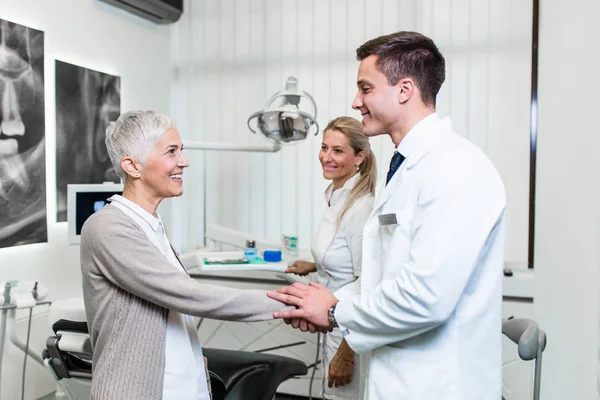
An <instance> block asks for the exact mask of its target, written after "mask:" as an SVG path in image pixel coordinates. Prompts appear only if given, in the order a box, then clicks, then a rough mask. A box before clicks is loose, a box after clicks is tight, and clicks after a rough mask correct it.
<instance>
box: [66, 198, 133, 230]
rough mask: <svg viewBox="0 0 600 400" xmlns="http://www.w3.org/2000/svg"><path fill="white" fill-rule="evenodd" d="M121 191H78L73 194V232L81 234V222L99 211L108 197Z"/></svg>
mask: <svg viewBox="0 0 600 400" xmlns="http://www.w3.org/2000/svg"><path fill="white" fill-rule="evenodd" d="M122 193H123V191H118V192H78V193H76V194H75V204H76V206H75V234H76V235H81V228H82V227H83V223H84V222H85V221H86V220H87V219H88V218H89V216H90V215H92V214H93V213H95V212H96V211H99V210H100V209H101V208H102V207H104V206H105V205H107V204H108V203H109V202H108V200H107V199H108V198H109V197H111V196H113V195H115V194H122Z"/></svg>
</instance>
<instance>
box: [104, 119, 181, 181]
mask: <svg viewBox="0 0 600 400" xmlns="http://www.w3.org/2000/svg"><path fill="white" fill-rule="evenodd" d="M171 128H175V123H174V122H173V120H172V119H171V118H169V117H168V116H166V115H164V114H160V113H157V112H156V111H142V110H135V111H128V112H126V113H123V114H121V116H119V118H118V119H117V120H116V121H113V122H111V123H110V124H109V125H108V128H106V139H105V143H106V149H107V150H108V156H109V157H110V161H111V162H112V165H113V168H114V169H115V171H116V173H117V174H118V175H119V176H120V177H121V178H122V179H123V180H125V179H126V178H127V173H125V171H123V168H121V160H122V159H123V157H126V156H128V157H132V158H134V159H135V160H137V161H139V162H140V163H141V164H142V165H143V164H144V163H145V162H146V160H147V159H148V155H150V152H151V151H152V149H153V148H154V146H155V145H156V142H157V141H158V139H159V138H160V137H161V136H162V134H163V133H165V132H166V131H167V130H169V129H171Z"/></svg>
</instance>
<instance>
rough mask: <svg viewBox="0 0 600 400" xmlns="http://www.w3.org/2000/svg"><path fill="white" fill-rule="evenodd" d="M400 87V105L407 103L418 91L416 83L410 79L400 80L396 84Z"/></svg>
mask: <svg viewBox="0 0 600 400" xmlns="http://www.w3.org/2000/svg"><path fill="white" fill-rule="evenodd" d="M396 86H397V87H398V102H399V103H400V104H404V103H406V102H407V101H408V100H410V98H411V97H412V96H413V94H414V92H415V91H416V90H417V88H416V86H415V82H413V80H412V79H410V78H404V79H400V81H398V83H397V84H396Z"/></svg>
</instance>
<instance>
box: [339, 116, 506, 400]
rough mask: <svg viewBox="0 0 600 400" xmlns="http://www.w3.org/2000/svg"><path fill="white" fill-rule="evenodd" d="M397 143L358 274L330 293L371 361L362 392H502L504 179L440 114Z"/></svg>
mask: <svg viewBox="0 0 600 400" xmlns="http://www.w3.org/2000/svg"><path fill="white" fill-rule="evenodd" d="M398 151H399V152H400V153H401V154H402V155H404V156H405V157H406V160H405V161H404V162H403V163H402V165H401V166H400V168H399V170H398V171H397V172H396V173H395V175H394V176H393V178H392V179H391V180H390V182H389V184H388V185H387V186H386V185H385V181H383V182H382V183H381V184H380V185H379V186H378V188H377V192H376V197H375V206H374V208H373V211H372V213H371V215H370V216H369V218H368V220H367V223H366V225H365V228H364V232H363V268H362V275H361V277H360V279H359V280H358V281H356V282H355V284H353V285H348V286H346V287H345V288H343V289H341V290H340V291H338V292H336V296H338V298H339V299H340V302H339V303H338V305H337V307H336V312H335V317H336V320H337V322H338V324H339V326H340V328H341V329H342V331H344V333H345V338H346V341H347V342H348V344H349V345H350V347H351V348H352V349H353V350H354V351H356V352H357V353H359V354H361V363H362V364H363V366H364V367H366V370H367V374H366V377H365V378H364V379H365V380H364V387H363V390H364V396H363V398H364V399H366V400H388V399H403V400H486V399H490V400H492V399H493V400H498V399H500V398H501V389H502V361H501V307H502V270H503V258H504V210H505V192H504V186H503V184H502V181H501V179H500V177H499V175H498V173H497V171H496V169H495V168H494V166H493V165H492V163H491V162H490V160H489V159H488V158H487V156H486V155H485V154H484V153H483V152H482V151H480V150H479V149H478V148H477V147H476V146H475V145H473V144H472V143H470V142H469V141H467V140H466V139H464V138H462V137H460V136H459V135H457V134H455V133H453V131H452V126H451V123H450V120H449V119H444V120H440V119H439V118H438V117H437V116H436V115H435V114H432V115H430V116H428V117H427V118H425V119H424V120H422V121H421V122H419V123H418V124H417V125H416V126H415V127H414V128H413V129H412V130H411V131H410V132H409V133H408V134H407V136H406V137H405V138H404V139H403V140H402V142H401V143H400V145H399V147H398ZM358 288H360V292H361V294H357V293H358Z"/></svg>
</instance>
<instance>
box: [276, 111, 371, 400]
mask: <svg viewBox="0 0 600 400" xmlns="http://www.w3.org/2000/svg"><path fill="white" fill-rule="evenodd" d="M319 161H320V162H321V166H322V168H323V177H324V178H325V179H329V180H331V184H330V185H329V187H328V188H327V190H325V201H326V203H327V206H326V209H325V212H324V213H323V217H322V219H321V223H320V224H319V227H318V229H317V232H316V234H315V235H314V237H313V240H312V246H311V249H312V254H313V258H314V260H315V261H314V262H312V261H302V260H298V261H296V262H294V263H293V264H292V266H291V267H290V268H288V269H287V271H286V272H289V273H295V274H297V275H307V274H308V273H310V272H316V274H315V277H316V280H317V281H318V282H319V283H322V284H323V285H325V286H327V288H328V289H329V290H331V291H332V292H335V291H337V290H339V289H341V288H342V287H344V286H346V285H347V284H349V283H352V282H354V281H355V280H356V279H357V278H358V277H359V276H360V272H361V264H362V260H361V259H362V231H363V226H364V224H365V221H366V220H367V218H368V216H369V214H370V213H371V209H372V208H373V200H374V193H375V183H376V180H377V168H376V163H375V155H374V154H373V152H372V151H371V148H370V146H369V139H368V138H367V137H366V136H365V134H364V132H363V125H362V124H361V123H360V122H359V121H357V120H356V119H354V118H350V117H339V118H336V119H334V120H333V121H331V122H330V123H329V124H328V125H327V128H325V132H324V134H323V143H322V144H321V150H320V152H319ZM323 340H324V343H323V349H324V350H323V352H324V354H323V359H324V360H325V368H324V371H326V378H324V382H323V390H324V397H325V398H326V399H358V397H359V380H360V379H359V376H358V375H359V374H358V371H359V366H358V356H356V355H355V354H354V352H353V351H352V349H351V348H350V347H349V346H348V345H347V344H346V341H345V340H344V339H343V337H342V333H341V332H340V330H339V329H338V328H335V329H334V330H333V331H332V332H330V333H328V334H326V335H325V336H324V339H323ZM325 379H327V385H325V384H324V383H325Z"/></svg>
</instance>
